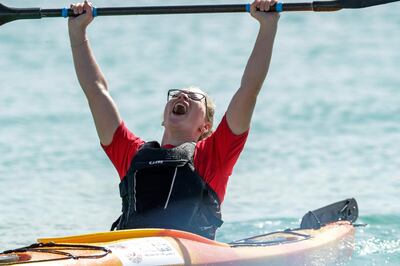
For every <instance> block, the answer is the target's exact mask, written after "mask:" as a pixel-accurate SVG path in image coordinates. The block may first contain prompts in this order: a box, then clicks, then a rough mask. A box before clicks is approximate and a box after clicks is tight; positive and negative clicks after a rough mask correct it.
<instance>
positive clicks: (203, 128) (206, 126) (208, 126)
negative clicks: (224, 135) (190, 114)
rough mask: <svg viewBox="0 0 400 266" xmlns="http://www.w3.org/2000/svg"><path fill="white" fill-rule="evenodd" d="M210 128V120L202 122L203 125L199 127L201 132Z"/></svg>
mask: <svg viewBox="0 0 400 266" xmlns="http://www.w3.org/2000/svg"><path fill="white" fill-rule="evenodd" d="M210 129H211V123H210V122H205V123H204V124H203V126H201V127H200V128H199V130H200V132H201V134H204V133H206V132H208V131H210Z"/></svg>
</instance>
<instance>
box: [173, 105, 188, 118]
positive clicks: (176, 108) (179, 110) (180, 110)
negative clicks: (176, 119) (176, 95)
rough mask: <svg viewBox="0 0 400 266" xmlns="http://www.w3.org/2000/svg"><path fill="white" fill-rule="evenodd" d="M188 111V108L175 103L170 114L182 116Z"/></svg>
mask: <svg viewBox="0 0 400 266" xmlns="http://www.w3.org/2000/svg"><path fill="white" fill-rule="evenodd" d="M187 111H188V108H187V106H186V105H184V104H183V103H176V104H175V105H174V108H173V109H172V113H173V114H175V115H184V114H186V113H187Z"/></svg>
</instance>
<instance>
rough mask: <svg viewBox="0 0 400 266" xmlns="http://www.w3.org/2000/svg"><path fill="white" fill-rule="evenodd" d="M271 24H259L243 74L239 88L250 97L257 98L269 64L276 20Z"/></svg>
mask: <svg viewBox="0 0 400 266" xmlns="http://www.w3.org/2000/svg"><path fill="white" fill-rule="evenodd" d="M271 22H273V23H269V24H266V23H261V24H260V30H259V33H258V36H257V40H256V42H255V45H254V48H253V51H252V53H251V55H250V58H249V60H248V62H247V65H246V68H245V71H244V73H243V77H242V82H241V88H243V89H244V88H245V89H246V90H247V91H248V93H249V94H250V95H253V96H257V95H258V93H259V91H260V89H261V87H262V85H263V83H264V80H265V77H266V76H267V72H268V68H269V65H270V62H271V56H272V48H273V44H274V39H275V35H276V30H277V20H275V21H272V20H271Z"/></svg>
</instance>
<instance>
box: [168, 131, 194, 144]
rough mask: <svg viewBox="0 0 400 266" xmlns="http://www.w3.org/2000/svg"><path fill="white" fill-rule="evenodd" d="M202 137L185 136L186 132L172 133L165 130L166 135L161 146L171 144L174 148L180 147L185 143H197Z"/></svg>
mask: <svg viewBox="0 0 400 266" xmlns="http://www.w3.org/2000/svg"><path fill="white" fill-rule="evenodd" d="M199 137H200V136H192V135H190V134H185V132H170V131H167V130H164V134H163V137H162V141H161V146H164V145H167V144H170V145H173V146H179V145H181V144H183V143H185V142H197V140H198V139H199Z"/></svg>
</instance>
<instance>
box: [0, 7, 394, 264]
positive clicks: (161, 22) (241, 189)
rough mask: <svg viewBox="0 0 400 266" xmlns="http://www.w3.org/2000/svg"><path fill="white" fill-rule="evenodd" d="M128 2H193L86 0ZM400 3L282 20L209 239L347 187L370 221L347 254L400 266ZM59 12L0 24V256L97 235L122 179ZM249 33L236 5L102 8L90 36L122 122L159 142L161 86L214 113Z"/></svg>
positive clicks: (241, 61) (243, 55)
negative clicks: (163, 12)
mask: <svg viewBox="0 0 400 266" xmlns="http://www.w3.org/2000/svg"><path fill="white" fill-rule="evenodd" d="M211 2H212V1H211ZM2 3H3V4H5V5H8V6H18V7H29V6H40V7H43V8H56V7H63V6H67V5H68V4H69V3H68V2H66V1H59V0H57V1H44V0H37V1H11V0H2ZM196 3H198V4H208V3H210V2H206V1H203V0H201V1H198V2H196ZM214 3H217V2H215V1H214ZM218 3H222V2H218ZM224 3H227V2H224ZM230 3H243V2H241V1H237V0H231V1H230ZM129 4H131V5H145V4H146V5H150V4H152V5H159V4H194V2H192V1H175V2H173V1H168V2H167V1H144V0H142V1H112V2H111V1H96V2H95V5H96V6H98V7H100V6H110V5H115V6H124V5H129ZM399 10H400V4H399V3H394V4H389V5H386V6H378V7H372V8H368V9H361V10H345V11H340V12H335V13H284V14H282V15H281V19H280V22H279V30H278V34H277V38H276V42H275V49H274V54H273V60H272V64H271V68H270V72H269V74H268V78H267V81H266V82H265V84H264V87H263V90H262V92H261V94H260V96H259V99H258V103H257V108H256V110H255V113H254V117H253V123H252V129H251V133H250V135H249V139H248V142H247V144H246V148H245V151H244V152H243V153H242V156H241V158H240V160H239V162H238V163H237V165H236V168H235V171H234V174H233V175H232V177H231V179H230V182H229V187H228V191H227V196H226V198H225V202H224V204H223V215H224V217H223V218H224V220H225V224H224V225H223V226H222V228H221V229H220V231H219V233H218V237H217V239H218V240H220V241H231V240H235V239H239V238H242V237H246V236H251V235H256V234H262V233H265V232H269V231H273V230H280V229H284V228H288V227H296V226H298V224H299V220H300V218H301V216H302V215H303V214H304V213H305V212H307V211H308V210H311V209H315V208H318V207H321V206H323V205H325V204H329V203H331V202H334V201H337V200H341V199H344V198H347V197H355V198H356V199H357V200H358V203H359V207H360V218H359V221H358V222H360V223H367V224H368V226H367V227H365V228H359V229H357V233H356V242H355V251H354V254H353V257H352V258H351V261H349V262H348V263H347V264H349V265H382V264H386V265H398V264H400V223H399V222H400V200H399V199H400V196H399V195H400V193H399V191H400V74H399V73H400V49H399V47H400V16H399ZM66 22H67V21H66V20H65V19H62V18H58V19H42V20H29V21H15V22H12V23H9V24H7V25H4V26H1V28H0V85H1V91H0V250H4V249H9V248H15V247H18V246H22V245H27V244H30V243H32V242H34V241H35V239H36V238H37V237H40V236H58V235H70V234H81V233H88V232H93V231H104V230H108V229H109V225H110V224H111V222H112V221H113V220H114V219H115V218H116V217H117V216H118V215H119V211H120V199H119V193H118V181H119V180H118V178H117V173H116V171H115V170H114V168H113V166H112V165H111V163H110V162H109V161H108V159H107V157H106V156H105V154H104V153H103V152H102V149H101V148H100V146H99V142H98V139H97V135H96V132H95V129H94V125H93V122H92V118H91V115H90V112H89V108H88V106H87V103H86V100H85V98H84V95H83V93H82V92H81V89H80V87H79V85H78V83H77V79H76V77H75V73H74V69H73V65H72V59H71V53H70V47H69V41H68V36H67V24H66ZM257 30H258V27H257V23H256V21H255V20H254V19H252V18H251V17H250V16H249V15H248V14H244V13H243V14H217V15H170V16H141V17H139V16H136V17H107V18H106V17H100V18H97V19H96V20H95V22H94V23H92V25H91V26H90V29H89V34H90V42H91V44H92V47H93V49H94V52H95V54H96V56H97V59H98V61H99V63H100V65H101V67H102V70H103V71H104V73H105V75H106V77H107V79H108V82H109V87H110V90H111V92H112V96H113V98H114V99H115V101H116V102H117V105H118V107H119V109H120V112H121V114H122V116H123V118H124V120H125V121H126V123H127V124H128V127H129V128H130V129H131V130H132V131H134V132H135V133H136V134H137V135H139V136H141V137H143V138H144V139H146V140H153V139H156V140H160V138H161V134H162V127H161V126H160V123H161V115H162V111H163V105H164V103H165V99H166V91H167V89H169V88H180V87H184V86H189V85H197V86H199V87H201V88H203V89H204V90H206V91H208V92H209V93H210V94H211V95H212V97H213V98H214V99H215V101H216V103H217V113H216V121H220V119H221V117H222V116H223V113H224V111H225V110H226V108H227V105H228V103H229V99H230V97H231V96H232V95H233V93H234V92H235V90H236V89H237V88H238V86H239V84H240V79H241V76H242V73H243V70H244V67H245V64H246V62H247V59H248V56H249V54H250V52H251V49H252V47H253V44H254V40H255V37H256V34H257Z"/></svg>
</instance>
